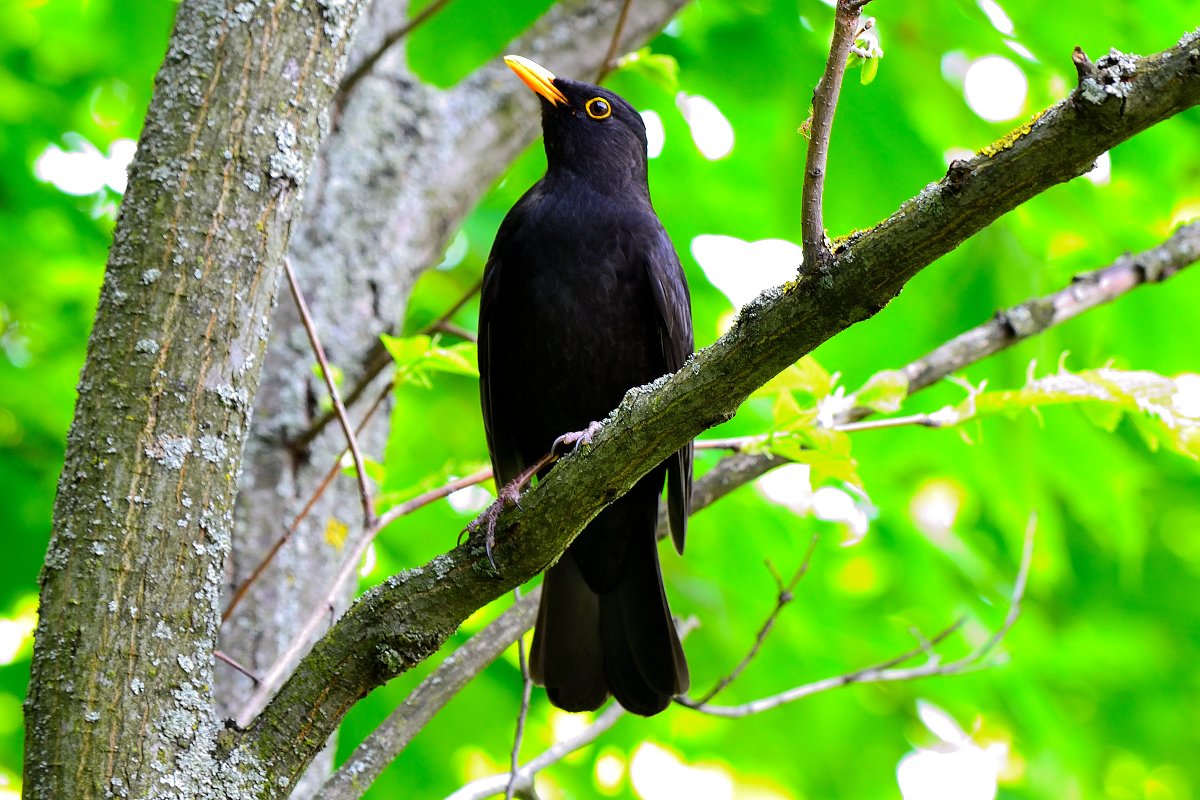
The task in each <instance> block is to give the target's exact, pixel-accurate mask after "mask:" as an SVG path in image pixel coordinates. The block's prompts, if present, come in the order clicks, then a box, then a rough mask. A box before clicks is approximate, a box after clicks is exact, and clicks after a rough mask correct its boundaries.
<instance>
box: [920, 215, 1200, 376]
mask: <svg viewBox="0 0 1200 800" xmlns="http://www.w3.org/2000/svg"><path fill="white" fill-rule="evenodd" d="M1196 261H1200V222H1193V223H1190V224H1188V225H1184V226H1182V227H1180V228H1179V229H1178V230H1176V231H1175V233H1174V234H1172V235H1171V238H1169V239H1167V240H1166V241H1165V242H1163V243H1162V244H1160V245H1158V246H1157V247H1152V248H1150V249H1149V250H1144V251H1142V252H1141V253H1138V254H1136V255H1130V254H1126V255H1124V256H1121V257H1120V258H1119V259H1117V260H1116V261H1115V262H1114V263H1113V264H1111V265H1110V266H1107V267H1105V268H1103V269H1098V270H1095V271H1093V272H1086V273H1083V274H1082V275H1076V276H1075V278H1074V279H1073V280H1072V282H1071V285H1070V286H1067V287H1066V288H1065V289H1061V290H1060V291H1058V292H1055V293H1054V294H1052V295H1047V296H1046V297H1040V298H1036V299H1034V300H1029V301H1027V302H1024V303H1021V304H1020V305H1018V306H1014V307H1013V308H1010V309H1007V310H1005V311H998V312H996V316H995V317H994V318H993V319H991V320H989V321H987V322H985V323H984V324H982V325H980V326H978V327H976V328H972V329H971V330H969V331H967V332H966V333H963V334H962V335H960V336H956V337H955V338H954V339H951V340H950V341H949V342H946V343H945V344H944V345H942V346H941V347H939V348H938V349H936V350H934V351H933V352H931V353H930V354H929V355H927V356H925V357H924V358H921V359H919V360H917V361H914V362H912V363H911V364H909V365H908V366H906V367H905V368H904V370H903V371H904V374H905V376H906V377H907V378H908V390H909V392H910V393H911V392H915V391H917V390H918V389H923V388H925V387H926V386H929V385H930V384H931V383H934V382H936V381H938V380H941V379H942V378H944V377H946V376H947V375H951V374H953V373H955V372H958V371H959V370H960V369H962V368H963V367H966V366H967V365H969V364H972V363H974V362H976V361H979V360H980V359H982V358H985V357H987V356H990V355H991V354H992V353H996V352H999V351H1000V350H1003V349H1005V348H1006V347H1011V346H1013V345H1014V344H1017V343H1018V342H1021V341H1024V340H1025V339H1028V338H1029V337H1030V336H1035V335H1037V334H1039V333H1041V332H1042V331H1044V330H1046V329H1047V328H1050V327H1053V326H1054V325H1060V324H1062V323H1064V322H1066V321H1067V320H1069V319H1074V318H1075V317H1077V316H1079V315H1080V314H1082V313H1083V312H1085V311H1088V310H1090V309H1093V308H1095V307H1096V306H1100V305H1104V304H1105V303H1111V302H1112V301H1113V300H1115V299H1117V298H1118V297H1120V296H1121V295H1123V294H1125V293H1126V292H1129V291H1132V290H1133V289H1136V288H1137V287H1139V286H1142V285H1143V284H1147V283H1161V282H1162V281H1165V280H1166V279H1167V278H1170V277H1171V276H1172V275H1174V274H1175V273H1177V272H1179V271H1180V270H1181V269H1184V268H1185V267H1187V266H1190V265H1191V264H1194V263H1195V262H1196Z"/></svg>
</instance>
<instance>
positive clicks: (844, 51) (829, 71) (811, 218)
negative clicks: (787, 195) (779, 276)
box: [801, 0, 869, 272]
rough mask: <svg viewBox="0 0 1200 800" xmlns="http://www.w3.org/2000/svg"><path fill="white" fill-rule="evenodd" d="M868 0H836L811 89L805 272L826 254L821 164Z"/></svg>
mask: <svg viewBox="0 0 1200 800" xmlns="http://www.w3.org/2000/svg"><path fill="white" fill-rule="evenodd" d="M867 2H869V0H838V4H837V13H836V14H835V16H834V22H833V41H832V42H831V43H830V45H829V60H828V61H826V62H825V74H824V75H822V76H821V80H820V81H819V82H818V83H817V88H816V89H814V90H813V112H812V126H811V128H810V133H809V141H808V153H807V154H806V156H805V161H804V188H803V189H802V192H801V197H802V198H803V204H802V207H801V229H802V233H803V243H804V264H803V267H802V269H803V270H804V271H805V272H815V271H817V270H819V269H821V267H822V266H823V264H824V262H825V260H826V257H827V256H828V255H829V247H828V245H827V244H826V243H825V221H824V216H823V212H822V210H821V201H822V196H823V194H824V192H825V168H826V165H827V162H828V161H829V137H830V133H831V131H832V129H833V115H834V112H835V111H836V110H837V103H838V95H839V94H841V91H842V78H843V76H844V75H845V73H846V58H847V56H849V54H850V47H851V45H853V44H854V37H855V35H856V34H857V33H858V20H859V11H860V10H861V9H862V8H863V6H865V5H866V4H867Z"/></svg>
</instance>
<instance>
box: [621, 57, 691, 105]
mask: <svg viewBox="0 0 1200 800" xmlns="http://www.w3.org/2000/svg"><path fill="white" fill-rule="evenodd" d="M617 68H618V69H627V70H630V71H632V72H637V73H640V74H641V75H643V76H644V77H646V78H647V79H649V80H650V81H652V82H654V83H657V84H658V85H659V86H661V87H663V88H664V89H666V90H667V91H668V92H670V93H671V94H674V93H675V92H678V91H679V62H678V61H676V60H675V57H674V56H668V55H664V54H662V53H653V52H651V51H650V48H649V47H643V48H640V49H638V50H635V51H634V52H632V53H628V54H627V55H624V56H622V57H621V60H620V61H618V62H617Z"/></svg>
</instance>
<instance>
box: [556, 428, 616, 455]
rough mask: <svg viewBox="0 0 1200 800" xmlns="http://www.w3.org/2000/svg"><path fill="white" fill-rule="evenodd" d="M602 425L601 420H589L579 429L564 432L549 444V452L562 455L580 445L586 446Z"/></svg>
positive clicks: (576, 448)
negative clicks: (585, 425)
mask: <svg viewBox="0 0 1200 800" xmlns="http://www.w3.org/2000/svg"><path fill="white" fill-rule="evenodd" d="M603 427H604V423H603V422H590V423H588V426H587V427H586V428H584V429H583V430H581V431H572V432H571V433H564V434H563V435H562V436H560V437H558V438H557V439H555V440H554V444H552V445H550V452H551V453H553V454H554V455H556V456H563V455H566V454H567V453H568V452H574V451H575V450H578V449H579V448H580V447H586V446H588V445H590V444H591V443H592V437H593V436H595V435H596V434H597V433H599V432H600V431H601V429H602V428H603Z"/></svg>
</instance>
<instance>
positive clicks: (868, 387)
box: [853, 370, 908, 414]
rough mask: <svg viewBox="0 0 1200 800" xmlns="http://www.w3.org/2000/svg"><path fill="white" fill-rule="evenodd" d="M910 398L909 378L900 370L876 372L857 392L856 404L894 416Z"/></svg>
mask: <svg viewBox="0 0 1200 800" xmlns="http://www.w3.org/2000/svg"><path fill="white" fill-rule="evenodd" d="M906 397H908V378H907V377H906V376H905V374H904V373H903V372H900V371H899V370H885V371H883V372H876V373H875V374H874V375H872V376H871V377H870V378H868V379H867V382H866V383H865V384H863V387H862V388H861V389H859V390H858V391H857V392H855V394H854V397H853V400H854V404H855V405H858V406H863V407H864V408H869V409H871V410H872V411H878V412H880V413H883V414H894V413H896V412H897V411H899V410H900V406H901V405H902V404H903V402H904V399H905V398H906Z"/></svg>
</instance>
